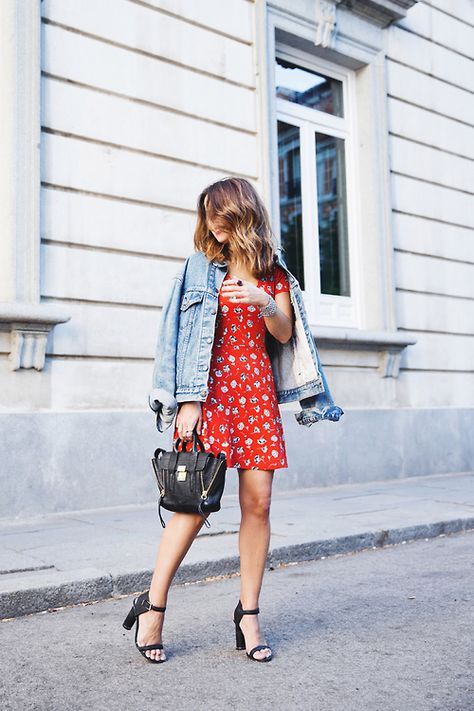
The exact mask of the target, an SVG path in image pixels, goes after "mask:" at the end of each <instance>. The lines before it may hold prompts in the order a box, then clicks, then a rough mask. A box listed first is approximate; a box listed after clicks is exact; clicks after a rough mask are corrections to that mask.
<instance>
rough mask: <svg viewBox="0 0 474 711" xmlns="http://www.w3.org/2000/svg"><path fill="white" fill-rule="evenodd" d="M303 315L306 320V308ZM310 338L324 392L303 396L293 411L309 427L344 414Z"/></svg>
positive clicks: (316, 348) (336, 418)
mask: <svg viewBox="0 0 474 711" xmlns="http://www.w3.org/2000/svg"><path fill="white" fill-rule="evenodd" d="M278 256H279V258H280V261H281V263H282V264H283V265H284V266H285V267H287V268H288V266H287V264H286V262H285V257H284V255H283V254H282V253H281V251H280V253H279V255H278ZM302 308H303V309H305V306H304V303H303V304H302ZM304 315H305V318H306V320H307V316H306V310H305V314H304ZM311 338H312V340H313V343H314V350H315V352H316V360H317V364H318V370H319V372H320V373H321V380H322V381H323V386H324V392H322V393H318V394H317V395H311V396H310V397H305V398H303V399H302V400H300V401H299V403H300V406H301V411H300V412H296V413H295V418H296V421H297V422H298V424H299V425H306V427H310V426H311V425H312V424H313V423H314V422H319V421H320V420H331V421H332V422H337V421H338V420H340V418H341V417H342V415H343V414H344V410H343V409H342V407H339V405H336V404H335V403H334V400H333V398H332V395H331V391H330V389H329V385H328V382H327V380H326V376H325V374H324V370H323V367H322V365H321V360H320V358H319V353H318V347H317V345H316V341H315V339H314V337H313V335H312V334H311Z"/></svg>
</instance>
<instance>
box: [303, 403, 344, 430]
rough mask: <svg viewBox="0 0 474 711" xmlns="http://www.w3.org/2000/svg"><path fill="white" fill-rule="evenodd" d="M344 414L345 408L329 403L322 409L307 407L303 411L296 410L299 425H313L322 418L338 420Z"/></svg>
mask: <svg viewBox="0 0 474 711" xmlns="http://www.w3.org/2000/svg"><path fill="white" fill-rule="evenodd" d="M343 414H344V410H343V409H342V408H341V407H339V405H327V406H326V407H323V408H321V409H319V408H305V409H303V410H301V412H296V413H295V418H296V421H297V422H298V424H299V425H306V427H311V425H312V424H313V423H314V422H319V421H320V420H330V421H332V422H337V421H338V420H340V418H341V417H342V415H343Z"/></svg>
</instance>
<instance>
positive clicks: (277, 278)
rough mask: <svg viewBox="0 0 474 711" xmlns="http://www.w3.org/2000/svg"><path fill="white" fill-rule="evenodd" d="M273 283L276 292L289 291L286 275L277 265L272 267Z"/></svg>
mask: <svg viewBox="0 0 474 711" xmlns="http://www.w3.org/2000/svg"><path fill="white" fill-rule="evenodd" d="M273 282H274V284H275V291H277V292H281V291H289V290H290V284H289V281H288V276H287V273H286V271H285V270H284V269H283V267H282V266H280V265H279V264H278V263H275V264H274V265H273Z"/></svg>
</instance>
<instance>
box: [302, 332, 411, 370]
mask: <svg viewBox="0 0 474 711" xmlns="http://www.w3.org/2000/svg"><path fill="white" fill-rule="evenodd" d="M311 330H312V333H313V336H314V339H315V341H316V345H317V347H318V349H319V348H339V349H342V348H346V349H347V350H351V351H354V350H364V351H378V352H379V373H380V377H382V378H397V377H398V373H399V370H400V359H401V354H402V351H403V350H404V349H405V348H406V347H407V346H412V345H414V344H415V343H416V342H417V339H416V338H414V337H413V336H412V335H411V334H409V333H408V332H405V331H369V330H365V331H362V330H359V329H355V328H338V327H332V326H321V327H314V326H313V327H312V329H311Z"/></svg>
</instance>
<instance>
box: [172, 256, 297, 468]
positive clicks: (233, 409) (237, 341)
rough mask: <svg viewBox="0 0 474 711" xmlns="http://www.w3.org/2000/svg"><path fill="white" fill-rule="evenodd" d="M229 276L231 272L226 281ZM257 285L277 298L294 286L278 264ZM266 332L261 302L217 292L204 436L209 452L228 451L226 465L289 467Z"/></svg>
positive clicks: (205, 403) (203, 428)
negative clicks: (240, 300)
mask: <svg viewBox="0 0 474 711" xmlns="http://www.w3.org/2000/svg"><path fill="white" fill-rule="evenodd" d="M228 278H230V277H229V274H228V273H227V274H226V276H225V277H224V281H225V280H226V279H228ZM257 286H258V287H260V288H263V289H264V290H265V291H267V292H268V293H269V294H271V295H272V296H273V297H274V296H275V294H276V293H279V292H283V291H289V289H290V287H289V284H288V279H287V276H286V273H285V271H284V270H283V269H282V268H281V267H280V266H278V265H275V266H274V268H273V271H272V273H271V274H270V275H269V276H267V277H264V278H263V279H261V280H259V281H258V283H257ZM265 331H266V325H265V320H264V318H263V316H262V315H261V313H260V310H259V307H258V306H255V305H254V304H239V303H237V302H232V301H230V300H229V298H228V297H226V296H223V295H222V292H220V293H219V298H218V311H217V316H216V330H215V335H214V343H213V348H212V356H211V363H210V369H209V381H208V385H209V392H208V396H207V399H206V401H205V402H203V403H202V419H203V424H202V433H201V435H200V438H201V440H202V443H203V445H204V449H205V450H206V451H211V452H213V453H214V454H218V453H219V452H224V453H225V455H226V458H227V466H228V467H235V468H243V469H281V468H284V467H287V466H288V464H287V458H286V448H285V441H284V435H283V427H282V421H281V415H280V410H279V407H278V402H277V397H276V391H275V384H274V380H273V372H272V368H271V362H270V357H269V355H268V353H267V350H266V346H265ZM177 436H178V430H177V427H176V428H175V433H174V437H175V438H176V437H177Z"/></svg>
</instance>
